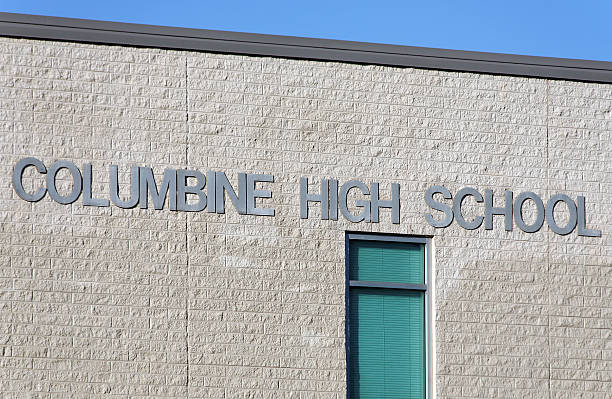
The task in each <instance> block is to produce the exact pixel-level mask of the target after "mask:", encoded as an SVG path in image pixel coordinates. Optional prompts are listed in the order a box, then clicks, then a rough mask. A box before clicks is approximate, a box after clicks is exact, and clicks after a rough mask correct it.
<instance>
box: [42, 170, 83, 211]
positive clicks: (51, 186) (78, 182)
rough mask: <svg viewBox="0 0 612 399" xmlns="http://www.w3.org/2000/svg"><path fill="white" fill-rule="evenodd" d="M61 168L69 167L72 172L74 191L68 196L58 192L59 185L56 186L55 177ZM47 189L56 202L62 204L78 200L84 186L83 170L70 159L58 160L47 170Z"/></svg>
mask: <svg viewBox="0 0 612 399" xmlns="http://www.w3.org/2000/svg"><path fill="white" fill-rule="evenodd" d="M60 169H68V171H70V174H72V191H71V192H70V194H68V195H67V196H65V197H64V196H61V195H60V194H59V193H58V192H57V187H55V177H56V176H57V172H59V171H60ZM46 179H47V190H48V191H49V195H50V196H51V198H53V199H54V200H55V201H56V202H59V203H60V204H64V205H67V204H72V203H73V202H74V201H76V200H77V199H78V198H79V196H80V195H81V189H82V187H83V178H82V176H81V171H80V170H79V168H77V167H76V165H75V164H73V163H72V162H68V161H56V162H54V163H53V164H51V166H49V171H48V172H47V178H46Z"/></svg>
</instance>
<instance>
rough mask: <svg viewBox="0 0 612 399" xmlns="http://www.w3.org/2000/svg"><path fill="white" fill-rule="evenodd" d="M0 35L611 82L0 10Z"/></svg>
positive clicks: (450, 55) (554, 69) (523, 60)
mask: <svg viewBox="0 0 612 399" xmlns="http://www.w3.org/2000/svg"><path fill="white" fill-rule="evenodd" d="M0 36H10V37H22V38H32V39H46V40H62V41H74V42H87V43H99V44H115V45H126V46H138V47H154V48H166V49H178V50H195V51H209V52H217V53H231V54H243V55H256V56H271V57H286V58H297V59H309V60H321V61H338V62H351V63H361V64H374V65H386V66H398V67H414V68H427V69H442V70H449V71H460V72H476V73H488V74H499V75H513V76H527V77H537V78H550V79H567V80H578V81H585V82H599V83H612V62H606V61H588V60H576V59H566V58H551V57H535V56H526V55H511V54H497V53H482V52H476V51H461V50H444V49H434V48H426V47H412V46H399V45H390V44H377V43H362V42H352V41H344V40H330V39H311V38H302V37H292V36H276V35H264V34H256V33H238V32H225V31H215V30H206V29H192V28H176V27H167V26H154V25H141V24H132V23H123V22H106V21H94V20H87V19H75V18H62V17H49V16H41V15H27V14H13V13H4V12H0Z"/></svg>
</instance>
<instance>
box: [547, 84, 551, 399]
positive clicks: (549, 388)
mask: <svg viewBox="0 0 612 399" xmlns="http://www.w3.org/2000/svg"><path fill="white" fill-rule="evenodd" d="M549 85H550V81H549V80H548V79H547V80H546V198H550V149H549V145H550V142H549V125H550V110H549V105H550V89H549ZM546 269H547V270H546V271H547V278H548V281H547V285H548V290H547V292H548V398H549V399H550V398H551V397H552V392H551V379H552V358H551V352H552V343H551V341H550V317H551V306H552V303H551V300H550V290H551V273H550V232H549V231H548V230H547V231H546Z"/></svg>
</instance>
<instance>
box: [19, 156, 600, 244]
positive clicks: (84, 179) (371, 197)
mask: <svg viewBox="0 0 612 399" xmlns="http://www.w3.org/2000/svg"><path fill="white" fill-rule="evenodd" d="M30 167H32V168H34V169H35V170H36V172H37V173H38V175H41V176H40V177H41V178H40V179H37V183H35V184H34V187H35V188H34V189H33V192H28V191H26V189H25V188H24V186H23V179H24V172H25V171H26V169H28V168H30ZM62 169H65V170H67V171H68V172H69V174H70V179H69V180H68V186H69V187H70V192H69V193H68V194H60V191H58V188H57V185H58V183H61V184H62V185H64V184H65V183H66V182H64V181H60V182H58V179H57V175H58V173H59V172H60V171H61V170H62ZM92 169H93V168H92V165H91V164H90V163H85V164H84V165H83V169H82V171H81V169H79V168H78V167H77V166H76V165H75V164H74V163H72V162H69V161H63V160H59V161H56V162H54V163H52V164H51V165H50V166H49V168H47V167H46V166H45V164H44V163H43V162H42V161H40V160H39V159H36V158H32V157H28V158H23V159H22V160H20V161H19V162H17V164H16V165H15V168H14V170H13V179H12V180H13V188H14V189H15V192H16V193H17V195H18V196H19V197H20V198H22V199H23V200H25V201H29V202H38V201H40V200H42V199H43V198H44V197H45V196H46V195H47V193H49V197H51V199H52V200H54V201H55V202H58V203H60V204H65V205H68V204H72V203H74V202H75V201H77V200H78V199H79V197H80V196H81V194H82V195H83V200H82V201H83V205H85V206H96V207H108V206H110V204H111V203H112V204H114V205H115V206H117V207H119V208H124V209H131V208H134V207H136V206H139V207H140V208H141V209H147V208H148V207H149V198H151V201H152V203H153V208H154V209H158V210H160V209H164V206H165V204H166V202H167V203H168V208H169V209H170V210H171V211H182V212H201V211H204V210H206V211H207V212H208V213H217V214H224V213H225V204H226V202H225V198H226V196H227V197H228V198H229V200H230V202H231V204H232V206H233V207H234V209H235V210H236V211H237V212H238V214H240V215H254V216H274V215H275V214H276V211H275V210H274V208H263V207H261V206H258V205H259V204H258V203H259V202H260V201H261V200H266V199H270V198H272V190H269V189H264V188H261V187H260V188H258V184H266V183H267V184H272V183H274V176H273V175H270V174H252V173H238V175H237V178H238V179H237V182H234V183H233V182H231V181H230V179H229V178H228V177H227V175H226V174H225V173H224V172H219V171H208V172H207V173H206V174H204V173H202V172H200V171H197V170H188V169H166V170H164V172H163V175H162V177H161V184H159V176H158V177H157V178H156V176H155V173H154V172H153V169H152V168H150V167H144V166H141V167H138V166H133V167H132V168H131V169H130V180H129V183H127V182H126V184H127V185H128V186H129V195H127V196H126V194H127V193H126V191H127V190H126V188H127V186H126V187H125V188H123V189H120V183H119V167H118V166H117V165H110V166H109V175H108V177H109V187H108V196H109V198H94V197H93V193H92V185H93V170H92ZM158 184H159V186H158ZM379 186H380V185H379V183H377V182H373V183H371V184H370V186H368V185H367V184H365V183H363V182H361V181H359V180H349V181H347V182H345V183H343V184H340V183H339V182H338V180H336V179H328V178H322V179H321V180H320V181H319V182H318V183H317V185H316V186H315V187H314V188H313V187H310V188H309V184H308V178H306V177H301V178H300V180H299V184H298V190H299V202H300V209H299V214H300V218H301V219H308V218H309V210H310V208H314V209H315V210H316V209H317V208H319V209H320V217H321V220H338V215H339V214H341V215H342V217H343V218H344V219H346V220H348V221H350V222H353V223H360V222H365V223H379V222H380V218H381V216H380V210H381V209H386V211H385V212H387V215H388V214H389V212H390V215H391V219H390V220H391V223H393V224H399V223H400V219H401V217H400V205H401V204H400V185H399V184H398V183H391V186H390V189H391V191H390V198H389V197H388V196H386V198H384V199H383V198H381V197H380V192H379ZM236 188H237V190H236ZM61 191H62V192H64V191H65V190H64V189H62V190H61ZM120 191H121V193H120ZM484 193H485V194H484V197H483V196H482V194H480V192H478V190H476V189H475V188H472V187H464V188H462V189H460V190H459V191H457V194H456V195H455V196H454V197H453V195H452V193H451V192H450V191H449V190H448V189H447V188H446V187H444V186H431V187H430V188H429V189H427V191H426V192H425V203H426V204H427V205H428V206H429V207H430V208H432V209H433V210H435V211H438V212H439V213H441V215H436V216H434V215H432V214H426V215H425V220H426V221H427V223H429V225H431V226H433V227H435V228H446V227H449V226H450V225H451V224H452V223H453V221H454V220H456V221H457V224H458V225H459V226H460V227H462V228H464V229H466V230H476V229H479V228H480V227H481V226H482V225H483V223H484V228H485V230H493V220H494V217H495V216H498V217H503V219H504V230H505V231H512V230H513V228H514V224H516V226H518V228H519V229H520V230H522V231H524V232H525V233H535V232H537V231H539V230H540V229H541V227H542V226H543V225H544V222H545V221H546V222H547V224H548V226H549V228H550V230H551V231H553V232H554V233H556V234H559V235H567V234H570V233H572V232H573V231H574V230H576V228H577V231H578V235H579V236H584V237H601V231H600V230H596V229H588V228H587V227H586V219H587V216H586V206H585V202H586V201H585V198H584V197H582V196H579V197H578V201H577V202H574V201H573V200H572V199H571V198H570V197H568V196H567V195H565V194H556V195H553V196H552V197H551V198H550V199H549V200H548V202H547V203H546V206H544V202H543V201H542V199H541V198H540V196H538V195H537V194H535V193H533V192H530V191H526V192H523V193H520V194H519V195H517V196H516V197H514V193H513V192H512V191H509V190H506V191H505V192H504V206H502V207H495V206H493V191H492V190H490V189H487V190H485V192H484ZM436 196H439V198H435V197H436ZM351 198H353V199H351ZM445 200H446V201H448V203H445V202H444V201H445ZM527 201H530V202H532V203H533V205H535V219H534V220H533V221H531V222H526V221H525V218H524V210H523V207H524V205H525V203H526V202H527ZM466 202H469V203H471V208H473V207H477V208H478V207H481V209H482V208H484V209H483V213H481V214H480V215H478V214H477V215H472V216H469V217H468V216H465V215H464V213H463V212H464V210H465V211H466V212H467V211H469V209H468V208H465V209H464V207H465V203H466ZM478 204H483V205H478ZM563 207H564V208H565V209H567V213H568V215H569V218H568V220H567V222H559V221H558V220H557V219H556V218H555V210H556V209H557V208H563ZM440 216H442V217H440ZM527 219H528V220H529V219H530V218H529V217H528V218H527ZM531 219H533V217H531Z"/></svg>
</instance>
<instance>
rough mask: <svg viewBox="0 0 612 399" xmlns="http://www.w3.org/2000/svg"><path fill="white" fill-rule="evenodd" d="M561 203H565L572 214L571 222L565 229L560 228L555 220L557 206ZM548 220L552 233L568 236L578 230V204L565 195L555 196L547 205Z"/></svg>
mask: <svg viewBox="0 0 612 399" xmlns="http://www.w3.org/2000/svg"><path fill="white" fill-rule="evenodd" d="M559 202H565V204H566V205H567V209H568V211H569V214H570V216H569V221H568V222H567V225H566V226H565V227H559V225H558V224H557V222H556V220H555V214H554V213H555V206H556V205H557V204H558V203H559ZM546 220H547V221H548V226H549V227H550V229H551V230H552V231H554V232H555V233H557V234H559V235H562V236H564V235H568V234H569V233H571V232H572V231H574V229H575V228H576V221H577V216H576V203H575V202H574V201H573V200H572V199H571V198H570V197H568V196H567V195H565V194H556V195H553V196H552V197H550V199H549V200H548V202H547V203H546Z"/></svg>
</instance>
